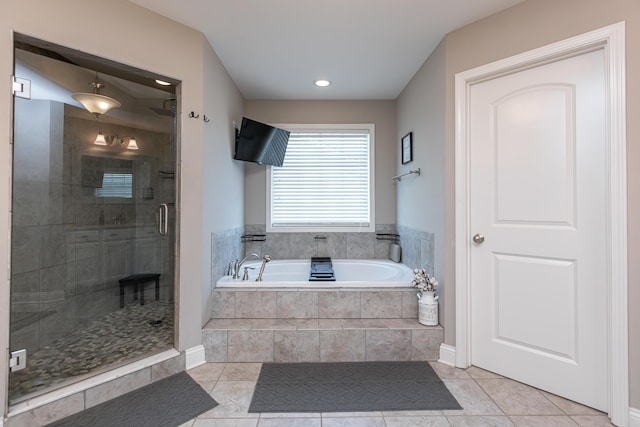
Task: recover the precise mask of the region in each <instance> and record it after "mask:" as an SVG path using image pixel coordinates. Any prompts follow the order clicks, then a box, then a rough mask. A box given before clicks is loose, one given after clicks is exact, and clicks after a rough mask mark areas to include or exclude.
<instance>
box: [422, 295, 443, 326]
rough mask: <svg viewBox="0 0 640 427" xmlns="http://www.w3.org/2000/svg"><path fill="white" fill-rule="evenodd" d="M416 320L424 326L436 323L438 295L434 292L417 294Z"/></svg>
mask: <svg viewBox="0 0 640 427" xmlns="http://www.w3.org/2000/svg"><path fill="white" fill-rule="evenodd" d="M418 322H420V323H422V324H423V325H425V326H437V325H438V297H437V296H435V292H421V293H419V294H418Z"/></svg>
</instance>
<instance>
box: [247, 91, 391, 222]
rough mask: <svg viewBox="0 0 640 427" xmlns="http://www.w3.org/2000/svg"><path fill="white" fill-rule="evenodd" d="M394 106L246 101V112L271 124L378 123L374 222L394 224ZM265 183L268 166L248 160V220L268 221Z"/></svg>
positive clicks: (360, 103)
mask: <svg viewBox="0 0 640 427" xmlns="http://www.w3.org/2000/svg"><path fill="white" fill-rule="evenodd" d="M395 108H396V102H395V101H247V102H246V103H245V115H246V116H247V117H250V118H252V119H254V120H258V121H261V122H265V123H271V124H317V123H320V124H323V123H329V124H334V123H373V124H375V127H376V137H375V148H376V151H375V156H376V158H375V168H376V171H375V186H376V187H375V188H376V191H375V198H376V201H375V204H376V211H375V223H376V224H395V222H396V209H395V206H396V195H395V190H394V184H393V183H392V182H391V177H392V176H394V175H395V159H396V157H397V153H398V151H399V150H400V142H399V140H398V139H397V137H396V113H395ZM266 185H267V184H266V167H265V166H259V165H254V164H249V163H247V166H246V174H245V212H244V215H245V223H246V224H264V223H265V222H266V203H267V202H266V188H267V187H266Z"/></svg>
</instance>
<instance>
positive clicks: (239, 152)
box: [233, 117, 289, 166]
mask: <svg viewBox="0 0 640 427" xmlns="http://www.w3.org/2000/svg"><path fill="white" fill-rule="evenodd" d="M288 143H289V132H288V131H286V130H284V129H279V128H276V127H273V126H269V125H267V124H264V123H260V122H256V121H255V120H251V119H248V118H246V117H243V118H242V126H240V131H239V132H238V135H237V136H236V154H235V155H234V156H233V158H234V159H236V160H244V161H245V162H254V163H258V164H259V165H273V166H282V163H283V162H284V155H285V152H286V151H287V144H288Z"/></svg>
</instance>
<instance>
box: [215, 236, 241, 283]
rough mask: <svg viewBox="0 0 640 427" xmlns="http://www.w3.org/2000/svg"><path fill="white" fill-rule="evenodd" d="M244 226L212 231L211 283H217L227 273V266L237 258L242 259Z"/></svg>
mask: <svg viewBox="0 0 640 427" xmlns="http://www.w3.org/2000/svg"><path fill="white" fill-rule="evenodd" d="M243 234H244V227H236V228H229V229H227V230H223V231H218V232H215V233H211V283H212V285H213V284H215V283H216V282H217V281H218V280H219V279H220V278H222V277H223V276H224V275H225V274H227V266H228V265H229V263H230V262H231V261H233V260H235V259H242V257H243V256H244V254H243V252H244V251H243V250H242V249H243V247H242V246H243V244H242V242H241V241H240V239H241V237H242V235H243Z"/></svg>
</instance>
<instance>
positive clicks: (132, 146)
mask: <svg viewBox="0 0 640 427" xmlns="http://www.w3.org/2000/svg"><path fill="white" fill-rule="evenodd" d="M127 139H128V141H127ZM116 141H119V142H120V145H121V146H124V145H125V142H127V150H139V149H140V147H138V141H137V140H136V138H135V137H133V136H130V137H127V136H118V135H105V134H103V133H102V132H98V135H97V136H96V139H95V141H93V143H94V144H95V145H102V146H107V145H113V144H114V142H116Z"/></svg>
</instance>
